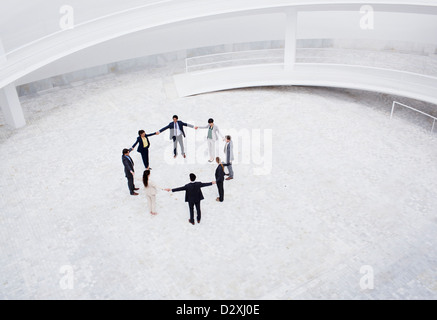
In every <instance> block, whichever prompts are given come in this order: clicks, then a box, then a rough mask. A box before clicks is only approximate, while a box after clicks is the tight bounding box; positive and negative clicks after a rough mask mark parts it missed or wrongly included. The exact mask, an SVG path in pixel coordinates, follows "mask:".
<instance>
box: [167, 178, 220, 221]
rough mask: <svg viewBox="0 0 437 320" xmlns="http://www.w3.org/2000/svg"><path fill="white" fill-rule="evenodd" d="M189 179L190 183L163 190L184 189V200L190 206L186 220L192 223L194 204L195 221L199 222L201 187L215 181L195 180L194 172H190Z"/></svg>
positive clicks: (201, 198)
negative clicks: (188, 216)
mask: <svg viewBox="0 0 437 320" xmlns="http://www.w3.org/2000/svg"><path fill="white" fill-rule="evenodd" d="M190 180H191V183H189V184H186V185H185V186H183V187H180V188H175V189H165V190H166V191H168V192H170V191H171V192H178V191H185V202H188V206H189V207H190V219H189V220H188V222H189V223H191V224H192V225H194V206H196V211H197V223H200V219H201V218H202V213H201V211H200V201H202V200H203V199H204V198H203V194H202V190H201V188H203V187H209V186H212V185H213V184H215V181H213V182H209V183H202V182H196V175H195V174H194V173H191V174H190Z"/></svg>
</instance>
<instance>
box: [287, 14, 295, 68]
mask: <svg viewBox="0 0 437 320" xmlns="http://www.w3.org/2000/svg"><path fill="white" fill-rule="evenodd" d="M286 14H287V16H286V27H285V48H284V68H285V70H288V71H289V70H293V68H294V64H295V63H296V48H297V10H296V9H288V10H287V12H286Z"/></svg>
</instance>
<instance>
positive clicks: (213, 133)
mask: <svg viewBox="0 0 437 320" xmlns="http://www.w3.org/2000/svg"><path fill="white" fill-rule="evenodd" d="M199 128H200V129H208V133H207V135H206V140H207V141H208V151H209V158H210V160H214V158H215V151H216V150H215V149H216V147H215V146H216V144H215V143H216V141H217V140H218V138H219V135H220V137H221V138H222V139H223V135H222V134H221V132H220V130H219V128H218V127H217V126H216V125H213V126H212V128H211V126H210V125H209V124H208V125H207V126H205V127H199Z"/></svg>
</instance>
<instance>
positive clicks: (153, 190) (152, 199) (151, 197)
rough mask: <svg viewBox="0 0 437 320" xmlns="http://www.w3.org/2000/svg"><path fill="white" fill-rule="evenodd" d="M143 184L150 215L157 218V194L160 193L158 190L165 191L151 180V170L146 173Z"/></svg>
mask: <svg viewBox="0 0 437 320" xmlns="http://www.w3.org/2000/svg"><path fill="white" fill-rule="evenodd" d="M143 184H144V187H145V188H146V198H147V202H148V203H149V210H150V214H151V215H153V216H156V215H157V214H158V213H157V212H156V194H157V193H158V189H161V190H163V189H162V188H160V187H158V186H157V185H156V183H155V182H153V181H152V180H150V170H145V171H144V173H143Z"/></svg>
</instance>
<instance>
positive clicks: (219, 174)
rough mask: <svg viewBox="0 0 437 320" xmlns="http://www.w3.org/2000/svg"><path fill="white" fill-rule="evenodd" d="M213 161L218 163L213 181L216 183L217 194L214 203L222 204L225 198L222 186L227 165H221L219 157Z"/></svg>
mask: <svg viewBox="0 0 437 320" xmlns="http://www.w3.org/2000/svg"><path fill="white" fill-rule="evenodd" d="M215 161H216V162H217V163H218V167H217V169H216V170H215V181H216V183H217V189H218V193H219V197H218V198H217V199H216V201H219V202H223V201H224V198H225V190H224V187H223V184H224V181H225V166H227V164H223V163H221V161H220V158H219V157H217V158H215Z"/></svg>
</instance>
